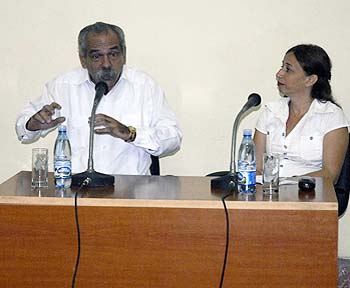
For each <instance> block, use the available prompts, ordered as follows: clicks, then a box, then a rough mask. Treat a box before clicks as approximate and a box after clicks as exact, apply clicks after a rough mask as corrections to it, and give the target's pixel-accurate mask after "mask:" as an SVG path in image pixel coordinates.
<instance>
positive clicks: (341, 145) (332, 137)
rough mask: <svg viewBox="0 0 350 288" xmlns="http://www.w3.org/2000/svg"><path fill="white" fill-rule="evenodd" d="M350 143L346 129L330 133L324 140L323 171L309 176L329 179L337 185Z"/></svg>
mask: <svg viewBox="0 0 350 288" xmlns="http://www.w3.org/2000/svg"><path fill="white" fill-rule="evenodd" d="M348 142H349V133H348V129H347V128H346V127H343V128H339V129H335V130H333V131H330V132H328V133H327V134H326V135H325V137H324V139H323V164H322V169H321V170H318V171H315V172H312V173H309V174H307V175H310V176H321V177H328V178H330V180H331V181H332V182H333V183H334V184H336V183H337V181H338V177H339V175H340V172H341V168H342V166H343V162H344V158H345V154H346V151H347V147H348Z"/></svg>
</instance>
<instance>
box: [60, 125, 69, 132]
mask: <svg viewBox="0 0 350 288" xmlns="http://www.w3.org/2000/svg"><path fill="white" fill-rule="evenodd" d="M66 131H67V127H66V125H59V126H58V132H66Z"/></svg>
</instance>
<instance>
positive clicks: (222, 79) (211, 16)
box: [0, 0, 350, 256]
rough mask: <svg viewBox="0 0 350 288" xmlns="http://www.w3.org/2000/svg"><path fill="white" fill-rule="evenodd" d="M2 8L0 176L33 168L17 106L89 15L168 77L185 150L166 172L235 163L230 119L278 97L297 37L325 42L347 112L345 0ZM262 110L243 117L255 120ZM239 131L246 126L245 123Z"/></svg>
mask: <svg viewBox="0 0 350 288" xmlns="http://www.w3.org/2000/svg"><path fill="white" fill-rule="evenodd" d="M1 4H2V5H1V10H0V19H1V20H0V21H1V25H0V33H1V34H0V35H1V36H2V41H1V45H0V55H1V56H2V65H0V75H1V77H0V93H1V96H2V101H3V105H1V107H0V109H1V115H2V116H1V122H0V128H1V131H2V135H3V136H2V139H3V140H2V151H3V152H2V157H1V160H0V161H1V165H0V182H2V181H4V180H5V179H7V178H8V177H10V176H11V175H13V174H14V173H16V172H17V171H19V170H28V169H29V168H30V157H31V149H32V148H33V147H39V146H42V147H48V148H49V149H50V151H51V152H52V147H53V140H54V136H55V135H49V136H48V137H46V138H45V139H41V140H40V142H39V143H35V144H32V145H22V144H20V143H19V142H18V141H17V140H16V135H15V131H14V125H15V118H16V115H17V113H18V112H19V111H21V109H22V108H23V106H24V105H25V103H27V102H28V101H29V100H30V99H32V98H35V97H37V96H39V95H40V93H41V89H42V87H43V84H44V83H45V82H46V81H48V80H50V79H52V78H53V77H55V76H57V75H58V74H61V73H63V72H65V71H68V70H70V69H71V68H74V67H77V66H79V62H78V57H77V44H76V38H77V35H78V32H79V30H80V29H81V28H82V27H83V26H85V25H86V24H90V23H93V22H96V21H105V22H111V23H115V24H117V25H120V26H121V27H123V28H124V30H125V32H126V37H127V39H126V40H127V47H128V51H127V59H128V64H129V65H131V66H135V67H138V68H141V69H143V70H145V71H147V72H148V73H149V74H151V75H152V76H153V77H154V78H155V79H157V81H158V82H159V83H160V84H161V85H162V87H163V88H164V90H165V91H166V95H167V98H168V101H169V102H170V104H171V106H172V107H173V108H174V110H175V112H176V114H177V115H178V118H179V120H180V122H181V124H182V129H183V134H184V140H183V147H182V150H181V151H180V152H179V153H177V154H176V155H174V156H172V157H168V158H165V159H162V160H161V166H162V173H163V174H174V175H205V174H207V173H209V172H212V171H216V170H226V169H227V168H228V166H229V154H230V152H229V150H230V138H231V129H232V123H233V119H234V117H235V115H236V114H237V113H238V111H239V109H240V107H241V106H242V105H243V104H244V103H245V101H246V99H247V96H248V95H249V94H250V93H252V92H257V93H259V94H260V95H261V96H262V98H263V103H266V102H269V101H272V100H274V99H277V98H278V93H277V90H276V81H275V72H276V71H277V70H278V68H279V67H280V65H281V61H282V58H283V56H284V52H285V51H286V50H287V49H288V48H290V47H291V46H293V45H295V44H299V43H316V44H318V45H320V46H323V47H324V48H325V49H326V50H327V51H328V53H329V55H330V57H331V59H332V61H333V80H332V86H333V90H334V95H335V96H336V98H337V100H338V101H339V102H340V103H341V104H342V106H343V108H344V111H345V112H346V114H347V115H348V116H349V118H350V102H349V101H346V100H347V98H346V97H347V95H348V87H347V84H348V79H347V77H348V66H349V64H350V62H349V57H348V51H350V49H349V48H350V47H349V46H350V33H348V31H347V30H348V27H350V18H349V17H348V15H349V11H350V10H349V8H350V2H349V1H348V0H338V1H333V2H332V1H327V0H318V1H315V0H295V1H293V2H291V1H289V2H283V1H282V2H281V1H278V0H270V1H260V0H245V1H238V0H217V1H206V0H177V1H165V0H148V1H136V0H128V1H115V0H114V1H110V0H108V1H90V0H85V1H82V0H78V1H67V0H61V1H47V0H46V1H43V0H37V1H35V2H33V1H24V0H22V1H15V0H2V1H1ZM258 114H259V113H257V112H255V113H251V114H250V115H248V116H247V117H246V118H245V119H244V120H243V121H242V123H241V125H240V127H241V128H240V131H241V130H242V129H243V128H254V125H255V122H256V119H257V116H258ZM238 135H241V132H239V134H238ZM349 223H350V216H349V212H347V214H346V215H345V216H344V217H343V218H342V219H341V220H340V222H339V255H341V256H350V247H349V246H350V245H349V243H350V232H349V226H350V225H349Z"/></svg>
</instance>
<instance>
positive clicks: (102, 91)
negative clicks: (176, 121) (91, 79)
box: [94, 81, 108, 108]
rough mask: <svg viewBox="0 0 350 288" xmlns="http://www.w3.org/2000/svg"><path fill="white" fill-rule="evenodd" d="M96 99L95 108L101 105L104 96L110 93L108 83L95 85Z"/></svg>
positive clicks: (101, 82)
mask: <svg viewBox="0 0 350 288" xmlns="http://www.w3.org/2000/svg"><path fill="white" fill-rule="evenodd" d="M95 91H96V94H95V99H94V106H96V108H97V105H98V104H99V103H100V101H101V99H102V97H103V95H106V94H107V93H108V86H107V84H106V82H103V81H100V82H98V83H97V84H96V85H95Z"/></svg>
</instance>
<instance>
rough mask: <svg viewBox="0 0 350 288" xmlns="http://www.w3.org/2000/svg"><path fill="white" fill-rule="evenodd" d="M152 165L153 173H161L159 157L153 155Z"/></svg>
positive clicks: (150, 168)
mask: <svg viewBox="0 0 350 288" xmlns="http://www.w3.org/2000/svg"><path fill="white" fill-rule="evenodd" d="M151 161H152V163H151V166H150V167H149V170H150V172H151V175H160V167H159V157H157V156H153V155H151Z"/></svg>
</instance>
